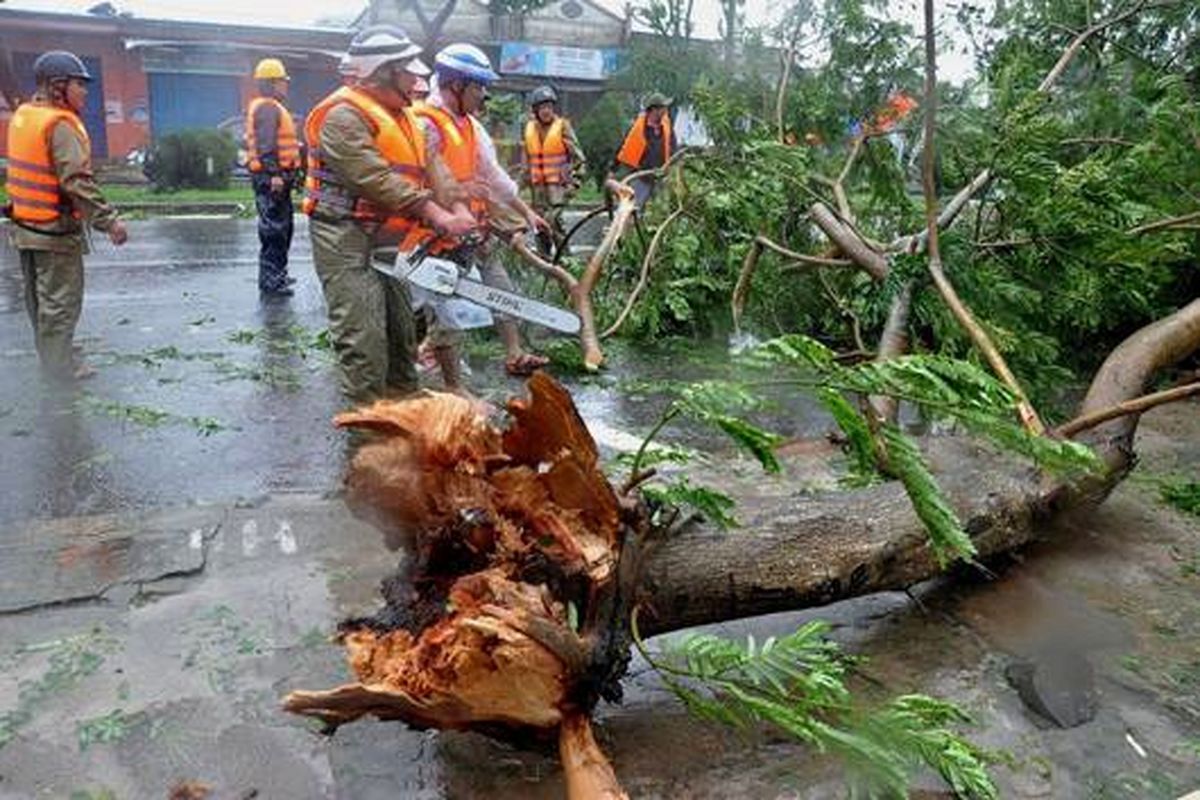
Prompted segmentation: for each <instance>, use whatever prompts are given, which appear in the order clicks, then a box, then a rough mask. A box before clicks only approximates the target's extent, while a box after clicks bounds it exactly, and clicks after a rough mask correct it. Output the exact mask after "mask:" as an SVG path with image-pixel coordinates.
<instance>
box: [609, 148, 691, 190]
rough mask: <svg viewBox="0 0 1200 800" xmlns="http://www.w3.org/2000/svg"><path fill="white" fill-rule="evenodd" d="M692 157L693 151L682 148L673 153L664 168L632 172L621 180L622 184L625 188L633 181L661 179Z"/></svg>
mask: <svg viewBox="0 0 1200 800" xmlns="http://www.w3.org/2000/svg"><path fill="white" fill-rule="evenodd" d="M690 155H692V150H690V149H689V148H687V147H681V148H679V149H678V150H676V151H675V152H674V153H672V154H671V157H670V158H668V159H667V161H666V163H664V164H663V165H662V166H658V167H654V168H652V169H642V170H638V171H637V172H631V173H629V174H628V175H626V176H625V177H624V178H622V179H621V180H620V184H621V185H623V186H629V185H630V184H631V183H632V182H633V181H635V180H637V179H638V178H649V177H655V178H661V177H662V176H663V175H666V174H667V172H668V171H670V169H671V167H673V166H675V164H676V163H678V162H680V161H682V160H683V159H684V158H686V157H688V156H690Z"/></svg>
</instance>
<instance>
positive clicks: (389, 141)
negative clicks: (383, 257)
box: [303, 25, 476, 403]
mask: <svg viewBox="0 0 1200 800" xmlns="http://www.w3.org/2000/svg"><path fill="white" fill-rule="evenodd" d="M420 52H421V48H420V47H419V46H417V45H416V44H414V43H413V42H412V40H410V39H409V38H408V35H407V34H406V33H405V32H404V31H403V30H402V29H400V28H398V27H396V26H393V25H376V26H371V27H368V28H365V29H364V30H362V31H361V32H359V34H358V35H356V36H355V37H354V40H353V41H352V42H351V44H350V48H349V52H348V53H347V57H346V59H345V61H344V63H343V64H342V65H341V67H340V72H341V73H342V76H343V79H344V80H345V82H346V85H344V86H342V87H341V88H339V89H337V90H336V91H334V92H333V93H332V94H330V95H329V96H328V97H326V98H325V99H324V100H322V101H321V102H320V103H318V104H317V105H316V106H315V107H314V108H313V110H312V111H311V112H310V113H309V115H308V119H307V120H306V121H305V125H304V127H305V140H306V141H307V143H308V170H307V176H306V179H305V198H304V206H303V208H304V212H305V213H306V214H308V215H309V216H310V217H311V223H310V226H309V227H310V230H311V234H312V245H313V262H314V265H315V267H316V271H317V277H318V278H320V280H321V288H322V290H323V291H324V293H325V302H326V305H327V306H328V312H329V331H330V334H331V336H332V338H333V346H334V352H335V353H336V354H337V357H338V364H339V366H340V372H341V387H342V392H343V394H345V396H346V397H347V398H348V399H350V400H351V401H353V402H357V403H365V402H370V401H371V400H374V399H376V398H378V397H381V396H385V395H389V394H399V393H405V392H409V391H412V390H415V389H416V388H417V375H416V370H415V368H414V367H413V360H414V358H415V356H416V342H415V331H414V320H413V313H412V308H411V305H410V302H409V298H408V294H407V291H406V290H405V289H404V287H403V286H402V285H401V284H400V283H399V282H397V281H395V280H392V279H390V278H387V277H385V276H383V275H380V274H379V273H378V272H376V271H375V270H374V269H372V267H371V253H372V250H373V249H375V248H377V247H381V246H387V245H400V246H402V247H403V246H404V244H405V242H406V240H413V239H417V238H420V237H423V236H424V233H423V232H424V231H426V230H432V231H435V232H437V233H439V234H442V235H448V236H461V235H463V234H466V233H469V232H470V231H472V230H474V229H475V227H476V221H475V219H474V218H473V217H472V216H471V215H470V214H469V213H468V212H467V211H466V210H465V209H463V210H460V211H450V210H447V209H446V208H444V207H443V206H442V205H440V204H439V203H437V202H436V201H435V200H434V198H433V193H432V192H431V191H430V189H429V180H428V174H427V170H426V161H425V143H424V137H423V133H422V127H421V125H420V123H419V122H418V120H417V119H416V117H415V116H413V114H412V111H411V109H410V108H409V106H410V103H411V93H412V90H413V87H414V86H415V84H416V82H417V79H418V78H419V77H421V76H423V75H427V74H428V73H429V68H428V67H426V66H425V64H423V63H422V62H421V61H420V60H419V59H418V58H417V55H418V54H419V53H420Z"/></svg>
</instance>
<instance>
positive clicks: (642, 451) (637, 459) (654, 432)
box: [629, 405, 681, 475]
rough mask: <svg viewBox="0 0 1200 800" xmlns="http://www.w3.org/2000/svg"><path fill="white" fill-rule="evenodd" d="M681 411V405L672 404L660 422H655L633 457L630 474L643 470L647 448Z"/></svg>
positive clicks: (659, 419) (660, 418)
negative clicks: (643, 460)
mask: <svg viewBox="0 0 1200 800" xmlns="http://www.w3.org/2000/svg"><path fill="white" fill-rule="evenodd" d="M680 413H681V411H680V409H679V406H678V405H672V406H671V407H670V408H668V409H667V410H666V412H664V413H663V415H662V416H661V417H659V418H658V422H656V423H654V427H653V428H651V430H650V432H649V433H648V434H646V438H645V439H642V446H641V447H639V448H638V451H637V453H636V454H635V455H634V457H633V466H631V467H630V468H629V473H630V475H637V474H638V473H639V472H641V471H642V459H643V458H645V457H646V448H648V447H649V446H650V443H651V442H652V441H654V437H655V436H658V433H659V431H661V430H662V429H663V428H664V427H666V425H667V423H668V422H670V421H671V420H673V419H675V418H676V417H677V416H679V415H680Z"/></svg>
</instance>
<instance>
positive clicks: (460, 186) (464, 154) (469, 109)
mask: <svg viewBox="0 0 1200 800" xmlns="http://www.w3.org/2000/svg"><path fill="white" fill-rule="evenodd" d="M434 75H435V79H434V85H433V87H432V92H431V93H430V95H429V98H428V99H427V100H426V102H424V103H422V104H421V105H420V106H419V107H417V108H416V109H415V113H416V114H417V115H418V116H419V117H421V119H422V122H423V123H424V135H425V148H426V156H427V159H428V162H429V164H430V167H431V170H432V172H433V174H434V176H435V177H434V181H435V184H437V185H439V186H441V187H443V191H444V192H446V194H444V195H440V197H441V199H443V200H444V201H445V202H450V203H454V202H458V203H465V205H466V207H467V208H468V209H469V211H470V213H471V214H472V215H473V216H474V217H475V218H477V219H479V220H481V221H486V222H487V224H488V225H490V226H491V227H497V228H502V229H506V230H509V231H511V232H513V233H515V232H516V231H517V230H519V229H520V228H522V227H528V229H530V230H545V229H546V228H547V227H548V226H547V223H546V221H545V220H544V219H542V218H541V217H540V216H539V215H538V214H537V213H536V212H535V211H534V210H533V209H532V208H530V207H529V205H528V204H527V203H525V201H524V200H522V199H521V197H520V195H519V194H518V188H517V185H516V183H515V182H514V181H513V179H512V178H511V177H509V175H508V174H507V173H506V172H505V171H504V169H503V168H502V167H501V166H500V164H499V161H498V159H497V157H496V150H495V145H494V144H493V142H492V139H491V136H490V135H489V134H488V132H487V130H486V129H485V128H484V126H483V125H482V124H481V123H480V122H479V120H478V119H477V118H476V116H475V115H476V114H478V113H479V112H480V111H481V110H482V108H483V105H484V103H485V101H486V99H487V90H488V87H489V86H490V85H491V84H492V83H493V82H495V81H496V80H498V79H499V75H497V74H496V72H495V71H494V70H493V69H492V65H491V62H490V60H489V59H488V57H487V55H485V54H484V53H483V51H481V50H480V49H479V48H478V47H474V46H472V45H469V44H452V45H449V46H447V47H445V48H443V49H442V50H441V51H439V52H438V54H437V55H436V56H435V57H434ZM459 244H464V243H461V242H460V243H459ZM444 249H445V250H446V252H445V253H444V254H443V257H444V258H448V259H450V260H452V261H456V262H458V263H460V264H461V265H462V266H463V267H465V268H470V267H471V266H472V265H477V266H478V267H479V268H480V271H481V273H482V276H483V282H484V283H486V284H487V285H489V286H493V287H496V288H499V289H503V290H505V291H507V292H511V291H512V290H513V284H512V280H511V279H510V278H509V276H508V272H507V271H506V270H505V269H504V265H503V264H502V263H500V261H499V258H498V257H497V253H496V252H495V242H494V241H490V242H486V243H483V244H475V245H472V246H461V247H447V248H444ZM434 314H435V320H434V322H433V324H432V327H431V331H430V344H431V346H432V349H433V353H434V356H435V358H436V360H437V363H438V366H439V367H440V369H441V371H442V377H443V380H444V381H445V383H446V386H447V388H448V389H450V390H452V391H464V389H463V384H462V376H461V374H460V373H461V370H460V366H459V355H458V350H459V348H458V341H459V339H460V338H461V334H460V333H459V331H458V330H456V329H455V326H454V323H453V321H452V320H451V319H449V318H448V315H446V314H444V313H440V311H439V309H436V308H435V309H434ZM496 327H497V329H498V330H499V332H500V338H501V339H502V341H503V342H504V348H505V352H506V359H505V370H506V371H507V372H508V373H509V374H510V375H528V374H530V373H532V372H533V371H534V370H535V369H537V368H538V367H541V366H544V365H545V364H546V363H547V359H546V358H544V357H542V356H538V355H535V354H533V353H529V352H526V351H525V349H524V348H523V347H522V344H521V335H520V331H519V330H518V329H517V324H516V322H515V320H513V319H512V317H510V316H508V315H504V314H498V315H497V317H496Z"/></svg>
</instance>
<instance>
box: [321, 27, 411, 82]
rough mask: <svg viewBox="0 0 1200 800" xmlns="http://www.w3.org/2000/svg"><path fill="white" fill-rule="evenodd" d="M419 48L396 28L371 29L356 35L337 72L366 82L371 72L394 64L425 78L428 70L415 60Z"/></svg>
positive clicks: (400, 29) (402, 30) (401, 30)
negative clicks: (397, 63) (402, 65)
mask: <svg viewBox="0 0 1200 800" xmlns="http://www.w3.org/2000/svg"><path fill="white" fill-rule="evenodd" d="M420 52H421V46H420V45H418V44H417V43H416V42H414V41H413V40H412V39H410V38H408V34H407V33H405V32H404V29H403V28H400V27H398V26H396V25H371V26H370V27H367V28H363V29H362V30H361V31H359V32H358V35H356V36H355V37H354V39H353V41H351V42H350V49H349V51H348V52H347V53H346V57H345V58H344V59H343V61H342V63H341V64H339V65H338V72H340V73H341V74H343V75H347V76H352V77H355V78H359V79H362V78H369V77H371V75H372V74H374V72H375V70H377V69H379V68H380V67H382V66H384V65H386V64H390V63H393V62H396V61H404V62H407V63H406V64H405V65H404V67H405V69H406V70H407V71H409V72H411V73H412V74H414V75H428V74H429V67H427V66H425V64H424V63H423V62H422V61H421V60H420V59H418V58H417V55H418V54H419V53H420Z"/></svg>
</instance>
